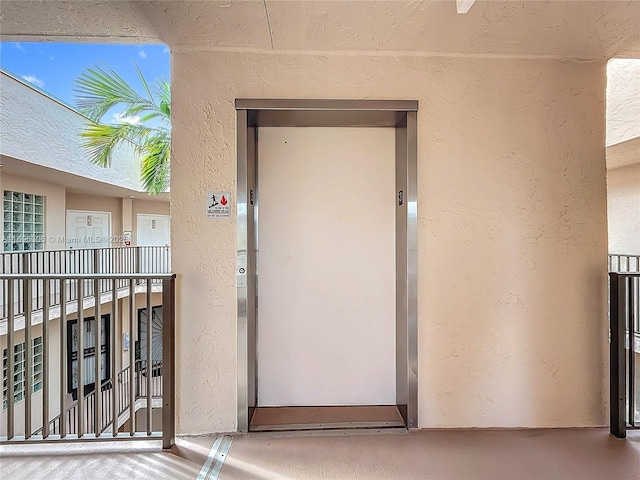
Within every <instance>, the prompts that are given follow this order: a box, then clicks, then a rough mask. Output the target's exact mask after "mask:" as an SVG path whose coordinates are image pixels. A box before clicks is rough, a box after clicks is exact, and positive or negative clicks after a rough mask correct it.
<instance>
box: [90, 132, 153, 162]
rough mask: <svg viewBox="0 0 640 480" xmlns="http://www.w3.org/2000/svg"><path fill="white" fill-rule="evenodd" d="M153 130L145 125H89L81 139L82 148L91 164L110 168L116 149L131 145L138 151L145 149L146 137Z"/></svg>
mask: <svg viewBox="0 0 640 480" xmlns="http://www.w3.org/2000/svg"><path fill="white" fill-rule="evenodd" d="M153 131H154V130H153V129H151V128H148V127H146V126H144V125H132V124H130V123H121V124H118V125H103V124H100V123H88V124H87V125H86V126H85V129H84V131H83V132H81V133H80V137H81V138H83V139H84V141H83V142H82V146H83V147H84V148H85V149H86V150H87V154H88V156H89V160H90V161H91V163H94V164H96V165H100V166H101V167H110V166H111V160H112V157H113V153H114V151H115V149H116V148H117V147H118V146H119V145H121V144H123V143H129V144H131V145H133V147H134V148H135V149H136V150H138V149H141V148H143V145H144V141H145V137H148V136H149V135H151V134H152V133H153Z"/></svg>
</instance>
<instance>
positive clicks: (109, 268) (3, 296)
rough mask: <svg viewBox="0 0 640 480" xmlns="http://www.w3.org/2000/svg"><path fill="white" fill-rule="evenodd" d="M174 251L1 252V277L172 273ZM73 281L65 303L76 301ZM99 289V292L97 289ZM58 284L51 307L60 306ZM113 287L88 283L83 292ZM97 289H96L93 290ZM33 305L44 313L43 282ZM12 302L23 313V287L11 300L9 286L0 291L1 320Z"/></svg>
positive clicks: (38, 284) (121, 284)
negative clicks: (17, 275) (5, 275)
mask: <svg viewBox="0 0 640 480" xmlns="http://www.w3.org/2000/svg"><path fill="white" fill-rule="evenodd" d="M170 272H171V248H170V247H168V246H158V247H114V248H95V249H77V250H42V251H29V252H3V253H0V274H19V273H24V274H72V273H73V274H93V273H105V274H120V273H126V274H134V273H170ZM74 281H75V280H71V283H72V284H70V285H69V286H70V287H71V288H68V289H67V290H66V295H65V297H64V302H65V303H68V302H74V301H77V299H78V298H77V296H76V295H77V292H78V290H77V288H76V285H75V284H74V283H73V282H74ZM117 286H118V288H119V289H122V288H126V287H127V282H126V281H124V280H117ZM96 287H97V289H96ZM57 288H59V284H55V285H53V284H52V288H51V289H50V290H49V292H48V296H49V299H48V303H49V306H50V307H55V306H58V305H60V303H59V301H60V300H62V298H61V297H60V291H59V290H57ZM110 288H111V284H110V283H109V282H106V281H101V282H99V283H97V284H96V283H95V282H93V281H85V282H84V288H83V292H84V294H85V295H86V296H87V297H93V296H94V294H95V292H99V293H100V294H105V293H108V292H109V291H110ZM94 289H95V290H94ZM31 296H32V299H31V302H32V306H33V309H34V310H41V309H42V308H43V305H44V303H45V299H44V285H43V282H41V281H37V282H35V283H34V284H33V288H32V291H31ZM11 299H13V311H14V314H16V315H21V314H23V313H24V285H23V284H22V283H18V284H17V285H16V288H15V291H14V294H13V296H12V297H10V296H9V295H8V291H7V286H6V284H5V285H3V288H2V289H1V290H0V318H6V317H7V315H8V308H9V303H10V300H11Z"/></svg>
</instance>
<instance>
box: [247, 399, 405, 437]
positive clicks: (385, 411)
mask: <svg viewBox="0 0 640 480" xmlns="http://www.w3.org/2000/svg"><path fill="white" fill-rule="evenodd" d="M404 426H405V425H404V421H403V419H402V416H400V413H399V412H398V408H397V407H396V406H395V405H358V406H329V407H257V408H256V409H255V411H254V413H253V416H252V417H251V423H250V426H249V430H250V431H252V432H276V431H299V430H344V429H366V428H375V429H379V428H398V427H401V428H404Z"/></svg>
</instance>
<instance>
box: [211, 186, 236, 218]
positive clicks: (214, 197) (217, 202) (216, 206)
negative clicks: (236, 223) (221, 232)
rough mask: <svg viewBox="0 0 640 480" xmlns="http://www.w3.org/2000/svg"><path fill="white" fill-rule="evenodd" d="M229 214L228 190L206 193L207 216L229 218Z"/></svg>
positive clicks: (229, 195)
mask: <svg viewBox="0 0 640 480" xmlns="http://www.w3.org/2000/svg"><path fill="white" fill-rule="evenodd" d="M230 216H231V194H230V193H229V192H209V193H207V218H229V217H230Z"/></svg>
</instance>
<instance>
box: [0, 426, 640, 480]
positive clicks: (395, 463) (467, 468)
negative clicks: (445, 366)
mask: <svg viewBox="0 0 640 480" xmlns="http://www.w3.org/2000/svg"><path fill="white" fill-rule="evenodd" d="M214 441H215V437H181V438H179V439H178V441H177V444H176V446H175V447H174V448H173V450H172V451H171V452H162V451H161V450H160V447H159V444H158V443H155V442H150V441H144V442H119V443H117V444H114V443H89V444H78V443H76V444H67V445H61V444H55V445H51V444H41V445H9V446H7V445H5V446H2V447H0V476H1V477H2V478H6V479H31V480H39V479H47V480H56V479H60V480H62V479H64V480H70V479H82V480H88V479H110V480H116V479H128V480H132V479H145V480H146V479H154V480H159V479H172V480H178V479H196V478H197V477H198V475H199V473H200V471H201V468H202V466H203V464H204V463H205V462H206V460H207V455H208V454H209V449H210V448H211V446H212V445H213V443H214ZM205 473H206V471H205ZM639 476H640V431H635V432H630V434H629V438H627V439H626V440H617V439H615V438H613V437H611V436H609V434H608V429H606V428H585V429H553V430H552V429H548V430H537V429H536V430H533V429H532V430H429V431H427V430H423V431H416V432H411V433H408V434H407V433H391V432H390V433H381V434H358V433H349V434H339V433H333V434H324V435H317V434H313V435H312V434H309V433H306V434H305V433H297V434H284V433H261V434H251V435H249V436H246V435H238V436H235V437H234V438H233V443H232V445H231V450H230V451H229V453H228V455H227V456H226V459H225V462H224V465H223V467H222V470H221V471H220V475H219V477H215V476H214V477H213V478H214V479H215V478H219V479H220V480H240V479H242V480H249V479H251V480H315V479H325V480H329V479H332V480H333V479H335V480H364V479H366V480H382V479H394V480H414V479H415V480H432V479H433V480H456V479H478V480H500V479H504V480H513V479H522V480H529V479H531V480H552V479H558V480H570V479H576V480H578V479H579V480H590V479H593V480H596V479H597V480H601V479H604V478H606V479H608V480H617V479H631V478H639ZM201 478H204V475H203V477H201Z"/></svg>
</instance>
